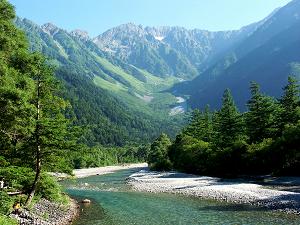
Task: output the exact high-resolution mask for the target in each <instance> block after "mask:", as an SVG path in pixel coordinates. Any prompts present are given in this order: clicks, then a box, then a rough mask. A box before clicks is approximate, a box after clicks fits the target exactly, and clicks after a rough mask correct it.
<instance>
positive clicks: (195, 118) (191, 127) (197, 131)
mask: <svg viewBox="0 0 300 225" xmlns="http://www.w3.org/2000/svg"><path fill="white" fill-rule="evenodd" d="M202 120H203V114H202V112H201V111H200V110H199V109H195V110H194V111H193V112H192V115H191V118H190V119H189V123H188V126H187V127H186V128H185V129H184V130H183V133H184V134H186V135H189V136H191V137H194V138H197V139H199V138H200V137H201V135H202V132H203V130H202V126H201V122H202Z"/></svg>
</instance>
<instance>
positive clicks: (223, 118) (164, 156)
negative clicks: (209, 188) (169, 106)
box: [148, 76, 300, 177]
mask: <svg viewBox="0 0 300 225" xmlns="http://www.w3.org/2000/svg"><path fill="white" fill-rule="evenodd" d="M250 92H251V98H250V99H249V100H248V102H247V108H248V110H247V111H246V112H244V113H241V112H239V110H238V108H237V107H236V105H235V103H234V99H233V97H232V95H231V92H230V90H229V89H226V90H225V91H224V94H223V98H222V107H221V108H220V110H218V111H213V112H212V111H211V110H210V109H209V106H206V107H205V109H204V110H202V111H200V110H198V109H196V110H194V111H193V113H192V116H191V118H190V121H189V124H188V125H187V126H186V127H185V128H184V129H182V131H181V132H180V134H178V135H177V136H176V139H175V140H174V141H171V140H170V139H169V137H168V136H167V135H166V134H162V135H161V136H160V137H159V138H157V139H156V140H155V141H154V142H153V143H152V145H151V149H150V154H149V157H148V163H149V165H150V167H151V168H152V169H153V170H170V169H175V170H179V171H184V172H188V173H193V174H201V175H213V176H222V177H236V176H241V175H266V174H273V175H287V176H293V175H295V176H299V175H300V174H299V171H300V152H299V143H300V136H299V133H300V98H299V93H300V90H299V81H298V80H297V79H295V77H292V76H290V77H289V78H288V82H287V85H286V86H285V87H284V88H283V95H282V96H281V98H279V99H275V98H272V97H270V96H267V95H265V94H264V93H262V92H261V91H260V87H259V84H257V83H255V82H251V84H250Z"/></svg>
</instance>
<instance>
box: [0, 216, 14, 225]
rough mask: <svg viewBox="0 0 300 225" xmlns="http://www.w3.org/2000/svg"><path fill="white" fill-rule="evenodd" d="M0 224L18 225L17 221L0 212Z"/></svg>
mask: <svg viewBox="0 0 300 225" xmlns="http://www.w3.org/2000/svg"><path fill="white" fill-rule="evenodd" d="M0 224H3V225H18V221H17V220H15V219H12V218H9V217H7V216H4V215H1V214H0Z"/></svg>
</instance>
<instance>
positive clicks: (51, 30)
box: [41, 23, 60, 36]
mask: <svg viewBox="0 0 300 225" xmlns="http://www.w3.org/2000/svg"><path fill="white" fill-rule="evenodd" d="M41 28H42V30H43V31H44V32H45V33H47V34H49V35H51V36H53V35H55V34H56V33H57V32H58V31H59V30H60V29H59V28H58V27H57V26H55V25H54V24H53V23H45V24H44V25H42V26H41Z"/></svg>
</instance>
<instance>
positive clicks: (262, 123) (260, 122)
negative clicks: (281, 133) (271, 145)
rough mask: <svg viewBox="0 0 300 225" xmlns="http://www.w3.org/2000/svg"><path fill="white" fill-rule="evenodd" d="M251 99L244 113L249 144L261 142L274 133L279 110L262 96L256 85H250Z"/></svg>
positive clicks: (272, 102) (268, 98)
mask: <svg viewBox="0 0 300 225" xmlns="http://www.w3.org/2000/svg"><path fill="white" fill-rule="evenodd" d="M250 89H251V94H252V97H251V99H250V100H249V101H248V104H247V106H248V109H249V111H248V112H247V113H246V124H247V132H248V135H249V138H250V141H251V142H258V141H262V140H263V139H264V138H269V137H272V136H273V135H274V134H275V133H276V124H275V121H276V114H277V112H278V110H279V108H278V105H277V104H276V102H275V100H274V99H273V98H271V97H269V96H265V95H263V94H262V93H261V92H260V90H259V85H258V84H257V83H254V82H253V83H251V87H250Z"/></svg>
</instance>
